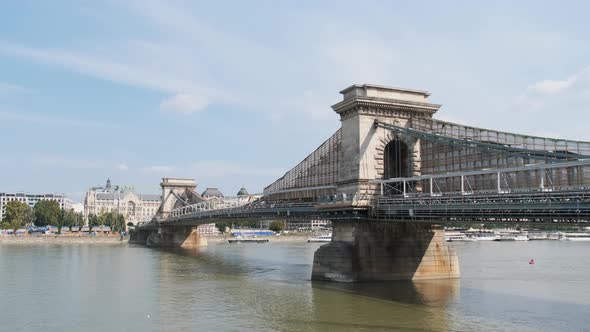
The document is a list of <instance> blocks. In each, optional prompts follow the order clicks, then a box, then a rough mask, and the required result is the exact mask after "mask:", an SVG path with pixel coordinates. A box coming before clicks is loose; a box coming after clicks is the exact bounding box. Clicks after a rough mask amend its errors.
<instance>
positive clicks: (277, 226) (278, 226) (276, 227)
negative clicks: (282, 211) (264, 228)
mask: <svg viewBox="0 0 590 332" xmlns="http://www.w3.org/2000/svg"><path fill="white" fill-rule="evenodd" d="M283 227H284V222H282V221H279V220H275V221H273V222H271V223H270V225H269V226H268V229H270V230H271V231H273V232H276V233H279V232H281V231H282V230H283Z"/></svg>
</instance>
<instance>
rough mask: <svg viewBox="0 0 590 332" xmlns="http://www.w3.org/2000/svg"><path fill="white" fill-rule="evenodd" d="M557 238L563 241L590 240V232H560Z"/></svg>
mask: <svg viewBox="0 0 590 332" xmlns="http://www.w3.org/2000/svg"><path fill="white" fill-rule="evenodd" d="M559 239H560V240H565V241H590V233H560V234H559Z"/></svg>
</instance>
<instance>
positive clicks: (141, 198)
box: [84, 179, 162, 225]
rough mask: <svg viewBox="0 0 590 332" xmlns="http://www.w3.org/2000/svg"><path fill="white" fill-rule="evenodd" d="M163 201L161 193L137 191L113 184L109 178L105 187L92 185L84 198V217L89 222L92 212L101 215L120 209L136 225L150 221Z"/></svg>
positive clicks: (126, 218)
mask: <svg viewBox="0 0 590 332" xmlns="http://www.w3.org/2000/svg"><path fill="white" fill-rule="evenodd" d="M161 202H162V197H161V196H160V195H145V194H141V193H136V192H135V191H134V190H133V189H132V188H126V187H119V186H113V185H111V180H110V179H107V183H106V186H105V187H92V188H90V190H88V192H87V193H86V197H85V198H84V218H85V220H86V222H88V216H90V215H91V214H94V215H99V214H101V213H108V212H112V211H119V213H120V214H122V215H124V216H125V220H126V222H131V223H133V224H134V225H136V224H137V223H139V222H148V221H150V220H151V219H152V218H153V217H154V215H156V213H157V212H158V208H159V207H160V204H161Z"/></svg>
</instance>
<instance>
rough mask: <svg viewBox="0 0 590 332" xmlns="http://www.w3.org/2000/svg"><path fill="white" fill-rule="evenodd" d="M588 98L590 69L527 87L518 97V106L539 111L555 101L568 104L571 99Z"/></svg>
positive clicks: (589, 92)
mask: <svg viewBox="0 0 590 332" xmlns="http://www.w3.org/2000/svg"><path fill="white" fill-rule="evenodd" d="M580 97H586V98H588V97H590V67H586V68H583V69H581V70H580V71H578V72H577V73H575V74H573V75H571V76H569V77H567V78H565V79H561V80H549V79H547V80H542V81H539V82H535V83H533V84H531V85H529V86H528V87H527V88H526V89H525V90H524V92H523V93H522V94H521V95H520V96H519V97H518V99H517V104H518V106H522V107H525V109H527V110H539V109H542V108H544V107H547V106H548V105H553V104H555V102H556V101H558V100H560V102H566V103H569V102H571V101H572V100H573V99H577V98H580Z"/></svg>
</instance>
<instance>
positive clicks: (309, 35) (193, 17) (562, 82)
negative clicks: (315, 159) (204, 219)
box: [0, 0, 590, 202]
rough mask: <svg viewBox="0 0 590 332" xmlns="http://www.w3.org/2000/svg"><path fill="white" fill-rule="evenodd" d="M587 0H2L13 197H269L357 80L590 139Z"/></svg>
mask: <svg viewBox="0 0 590 332" xmlns="http://www.w3.org/2000/svg"><path fill="white" fill-rule="evenodd" d="M589 9H590V4H588V3H586V2H583V1H572V2H568V4H567V5H564V4H562V3H555V2H549V1H522V2H517V3H515V2H509V1H496V2H493V3H492V2H466V3H450V2H420V3H411V2H404V3H387V2H379V1H367V2H363V3H362V4H359V3H358V2H347V1H338V2H323V3H321V4H317V3H315V2H293V3H281V6H280V7H278V6H277V5H276V4H275V3H273V2H266V1H256V2H244V3H241V2H237V3H229V2H224V1H219V2H215V3H212V2H208V3H199V4H195V3H192V2H188V1H157V0H145V1H139V0H129V1H114V0H105V1H97V2H83V3H78V2H72V1H64V0H57V1H52V2H33V1H4V2H1V3H0V12H1V13H2V14H3V15H2V17H3V19H2V20H0V132H2V133H3V138H4V140H3V141H4V144H3V145H2V153H1V154H0V174H2V175H0V191H5V192H17V191H23V192H30V193H44V192H58V193H64V194H66V195H67V196H69V197H71V198H72V199H73V200H75V201H78V202H79V201H81V200H82V198H83V195H84V193H85V192H86V191H87V190H88V188H89V187H91V186H93V185H100V184H102V183H103V182H104V180H105V179H106V178H111V180H112V181H113V182H114V183H120V184H128V185H133V186H135V188H136V189H137V190H138V191H140V192H145V193H150V194H157V193H159V191H160V189H159V183H160V182H161V178H162V177H187V178H194V179H195V180H196V181H197V183H198V184H199V186H198V189H199V190H200V191H202V190H204V189H205V188H207V187H218V188H219V189H220V190H221V191H222V192H223V193H224V194H228V195H231V194H234V193H235V192H237V191H238V190H239V188H240V187H241V186H242V185H244V186H245V187H246V188H247V189H248V191H249V192H251V193H256V192H261V191H262V189H263V187H264V186H265V185H268V184H270V183H272V182H273V181H274V180H275V179H277V178H278V177H280V176H281V175H283V174H284V172H286V171H287V170H289V169H290V168H291V167H292V166H294V165H296V164H297V163H298V162H299V161H301V160H302V159H303V158H305V156H307V155H308V154H309V153H310V152H312V151H313V150H314V149H315V148H316V147H317V146H319V145H320V144H321V143H322V142H323V141H324V140H325V139H327V138H328V137H330V135H331V134H332V133H333V132H334V131H335V130H336V129H337V128H338V127H339V125H340V122H339V118H338V116H337V115H336V114H335V113H334V112H333V111H332V110H331V108H330V106H331V105H332V104H334V103H336V102H338V101H339V100H340V99H341V97H340V95H339V94H338V91H340V90H342V89H343V88H346V87H348V86H350V85H351V84H356V83H359V84H363V83H373V84H380V85H388V86H398V87H405V88H415V89H422V90H428V91H430V92H431V93H432V96H431V97H430V100H431V101H432V102H433V103H440V104H442V105H443V107H442V108H441V110H440V112H439V113H437V114H435V117H436V118H439V119H443V120H448V121H454V122H460V123H463V124H466V125H473V126H479V127H485V128H491V129H496V130H502V131H511V132H518V133H526V134H531V135H542V136H550V137H560V138H569V139H577V140H588V141H590V132H588V131H587V129H586V127H587V121H586V120H587V119H588V113H587V110H588V105H590V60H588V59H590V45H589V44H588V43H587V42H586V41H587V40H588V39H589V37H590V30H589V29H588V28H587V27H588V25H587V18H586V13H587V12H588V10H589Z"/></svg>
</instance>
